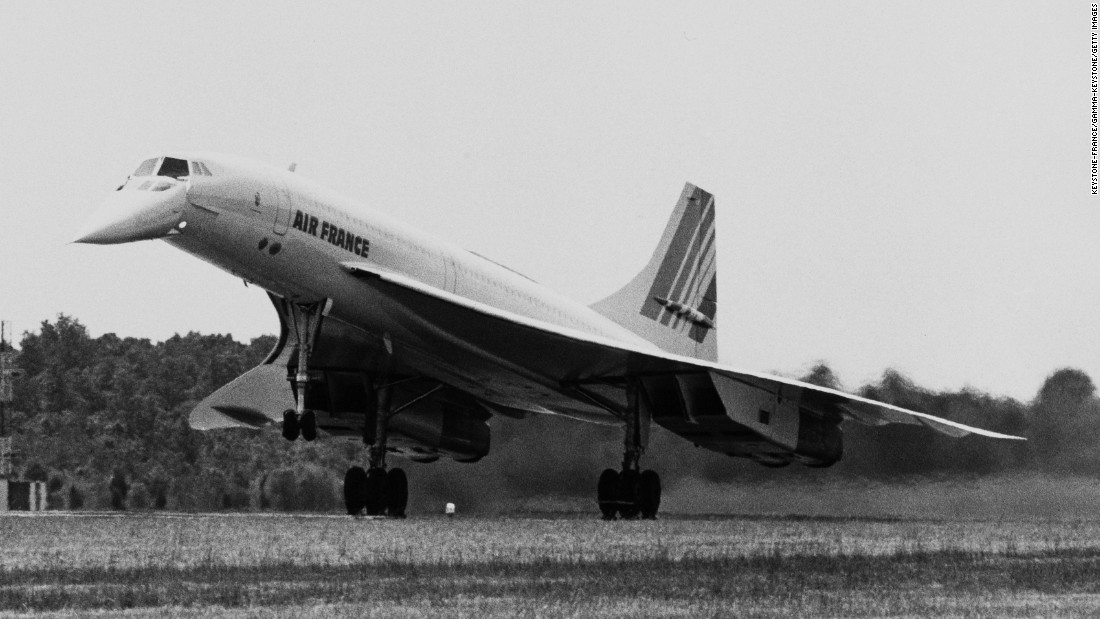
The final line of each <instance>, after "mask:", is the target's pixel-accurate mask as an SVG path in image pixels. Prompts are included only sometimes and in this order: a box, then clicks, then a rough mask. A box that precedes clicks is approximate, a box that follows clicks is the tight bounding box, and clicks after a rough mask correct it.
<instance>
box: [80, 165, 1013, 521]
mask: <svg viewBox="0 0 1100 619" xmlns="http://www.w3.org/2000/svg"><path fill="white" fill-rule="evenodd" d="M715 216H716V208H715V201H714V197H713V196H711V194H709V193H707V192H706V191H703V190H702V189H700V188H698V187H695V186H694V185H691V184H687V185H685V186H684V189H683V191H682V193H681V194H680V199H679V201H678V202H677V203H676V206H675V208H674V209H673V211H672V216H671V218H670V219H669V222H668V225H667V227H666V228H665V231H664V234H663V236H662V237H661V239H660V241H659V243H658V244H657V248H656V249H655V250H654V252H653V256H652V258H651V259H650V261H649V263H648V264H647V265H646V266H645V268H644V269H642V271H641V272H640V273H638V275H637V276H635V277H634V278H633V279H632V280H630V282H628V283H627V284H626V285H625V286H623V287H622V289H620V290H619V291H618V292H615V293H614V294H612V295H611V296H609V297H607V298H606V299H604V300H602V301H600V302H598V303H596V304H594V305H592V306H585V305H583V304H580V303H577V302H575V301H572V300H570V299H568V298H566V297H564V296H562V295H559V294H558V293H556V292H554V291H551V290H549V289H547V288H545V287H543V286H540V285H539V284H537V283H536V282H534V281H532V280H530V279H528V278H527V277H524V276H523V275H520V274H519V273H516V272H515V271H512V270H510V269H508V268H507V267H505V266H502V265H500V264H497V263H496V262H493V261H492V260H489V259H487V258H485V257H483V256H479V255H477V254H475V253H473V252H470V251H467V250H464V249H462V248H460V247H458V246H456V245H454V244H453V243H451V242H449V241H448V240H446V239H443V238H438V237H435V236H431V235H429V234H426V233H424V232H421V231H418V230H415V229H413V228H411V227H409V226H407V225H405V224H402V223H401V222H399V221H397V220H396V219H394V218H393V217H391V216H390V215H388V214H386V213H383V212H381V211H379V210H377V209H373V208H367V207H365V206H363V205H360V204H357V203H356V202H354V201H352V200H350V199H347V198H345V197H342V196H340V195H338V194H337V193H334V192H332V191H330V190H327V189H325V188H323V187H320V186H318V185H317V184H315V183H313V182H310V181H309V180H308V179H306V178H303V177H302V176H301V175H299V174H295V173H294V171H293V166H291V168H290V169H289V170H286V169H281V168H276V167H271V166H267V165H263V164H260V163H256V162H252V161H249V160H245V159H241V158H237V157H231V156H226V155H219V154H209V153H183V152H176V153H171V154H165V155H162V156H157V157H151V158H149V159H146V160H145V161H143V162H142V163H141V164H140V165H139V166H138V167H137V169H136V170H135V171H134V173H133V174H131V175H130V176H129V177H127V178H126V180H125V182H123V183H122V185H120V186H119V187H118V189H117V190H116V191H114V192H113V193H112V194H110V196H109V197H108V198H107V200H106V203H105V204H104V205H103V206H102V207H101V208H100V209H99V210H98V211H97V212H95V213H94V214H93V215H92V217H91V219H90V220H89V221H88V223H87V224H86V229H85V230H84V231H83V232H82V233H81V234H80V235H79V237H78V239H77V242H80V243H94V244H113V243H127V242H131V241H141V240H151V239H161V240H164V241H166V242H168V243H170V244H172V245H174V246H175V247H178V248H179V249H182V250H183V251H185V252H188V253H190V254H193V255H195V256H197V257H199V258H201V259H203V260H206V261H207V262H210V263H212V264H214V265H216V266H218V267H220V268H221V269H223V270H225V271H227V272H229V273H230V274H232V275H234V276H236V277H240V278H242V279H244V280H245V281H246V282H248V283H252V284H255V285H258V286H261V287H263V288H264V289H265V290H266V291H267V292H268V296H269V297H270V299H271V302H272V304H273V305H274V307H275V310H276V312H277V313H278V316H279V322H280V331H279V339H278V344H277V345H276V346H275V348H274V350H272V351H271V354H270V355H269V356H268V357H267V359H266V360H265V361H264V362H263V363H262V364H260V365H259V366H257V367H256V368H253V369H252V370H250V371H248V372H246V373H245V374H244V375H242V376H240V377H239V378H237V379H236V380H234V381H233V382H231V383H229V384H228V385H225V386H224V387H222V388H220V389H219V390H217V391H216V392H214V393H213V394H211V395H210V396H209V397H207V398H206V399H205V400H203V401H202V402H201V403H199V405H198V406H197V407H196V408H195V409H194V411H192V413H191V415H190V424H191V427H193V428H195V429H198V430H214V429H218V428H230V427H245V428H262V427H265V426H269V425H278V426H280V427H281V431H282V434H283V436H284V437H285V438H286V439H287V440H290V441H294V440H299V439H301V440H305V441H312V440H314V439H315V438H317V437H318V436H345V437H352V438H354V439H355V440H362V441H363V442H364V443H365V444H366V445H367V454H368V456H367V468H365V469H364V468H363V467H359V466H356V467H352V468H351V469H349V470H348V471H347V473H346V475H345V478H344V499H345V503H346V506H347V510H348V513H349V514H359V513H361V512H363V511H365V512H366V513H367V514H371V515H389V516H393V517H403V516H404V515H405V510H406V505H407V500H408V478H407V476H406V474H405V472H404V471H403V470H402V469H400V468H390V467H388V466H387V456H389V455H399V456H402V457H405V458H408V459H410V460H413V461H416V462H430V461H433V460H436V459H438V458H440V457H450V458H453V459H455V460H458V461H462V462H475V461H477V460H479V459H480V458H482V457H483V456H485V455H486V454H487V453H489V423H488V421H489V419H490V418H491V417H492V416H493V415H503V416H507V417H516V418H522V417H526V416H529V415H539V414H553V415H563V416H566V417H572V418H575V419H579V420H584V421H591V422H603V423H608V422H610V423H618V424H621V426H622V428H623V459H622V463H621V464H620V465H619V466H618V467H616V468H608V469H607V470H605V471H603V473H602V474H601V475H600V476H599V479H598V484H597V497H596V498H597V502H598V505H599V509H600V511H601V512H602V514H603V516H604V517H605V518H608V519H614V518H635V517H638V516H641V517H645V518H653V517H655V516H656V514H657V511H658V509H659V507H660V501H661V482H660V477H659V475H658V474H657V473H656V472H654V471H652V470H643V467H642V465H641V461H642V455H643V453H644V451H645V449H646V445H647V441H648V437H649V430H650V425H651V424H652V423H657V424H659V425H660V426H662V427H664V428H666V429H668V430H670V431H671V432H673V433H675V434H678V435H679V436H681V437H683V438H685V439H686V440H687V441H688V442H690V443H694V444H695V445H696V446H698V447H704V448H706V449H710V450H714V451H717V452H721V453H724V454H728V455H730V456H734V457H740V458H749V459H751V460H755V461H756V462H759V463H760V464H762V465H765V466H770V467H778V466H785V465H788V464H791V463H792V462H797V463H800V464H802V465H806V466H811V467H825V466H829V465H831V464H833V463H835V462H837V461H838V460H840V458H841V455H842V445H843V433H842V429H841V426H842V423H843V422H845V421H853V422H857V423H863V424H870V425H882V424H888V423H905V424H921V425H925V426H928V427H929V428H932V429H933V430H938V431H940V432H944V433H946V434H949V435H952V436H962V435H965V434H969V433H973V434H979V435H983V436H987V437H993V438H1018V437H1013V436H1008V435H1004V434H1000V433H997V432H991V431H988V430H983V429H980V428H974V427H970V426H966V425H963V424H960V423H956V422H954V421H950V420H947V419H941V418H938V417H934V416H931V415H927V414H924V413H921V412H917V411H911V410H906V409H903V408H899V407H897V406H894V405H891V404H886V403H883V402H876V401H874V400H870V399H867V398H863V397H860V396H857V395H852V394H848V393H843V392H840V391H836V390H834V389H827V388H824V387H818V386H816V385H810V384H807V383H803V382H800V381H797V380H792V379H789V378H784V377H780V376H771V375H768V374H763V373H760V372H754V371H748V370H743V369H738V368H733V367H730V366H728V365H724V364H720V363H718V362H717V347H716V335H715V334H716V331H717V328H718V326H717V321H716V319H715V314H716V308H717V298H716V293H715V291H716V285H715V282H716V277H717V267H716V263H715V244H716V237H715ZM533 440H537V439H533ZM609 464H610V463H609Z"/></svg>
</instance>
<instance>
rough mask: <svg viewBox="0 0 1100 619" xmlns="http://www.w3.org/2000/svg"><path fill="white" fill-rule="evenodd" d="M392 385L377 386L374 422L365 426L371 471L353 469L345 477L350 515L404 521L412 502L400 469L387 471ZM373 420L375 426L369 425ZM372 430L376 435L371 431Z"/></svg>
mask: <svg viewBox="0 0 1100 619" xmlns="http://www.w3.org/2000/svg"><path fill="white" fill-rule="evenodd" d="M391 391H392V389H391V386H390V385H389V384H381V385H378V386H377V387H376V388H375V390H374V393H375V407H374V415H373V419H371V418H370V416H368V418H367V422H366V424H364V427H363V442H364V443H367V445H368V451H369V454H370V456H369V461H370V468H369V469H368V470H365V471H364V470H363V467H360V466H353V467H351V468H350V469H348V472H347V474H345V475H344V505H345V506H346V507H347V509H348V514H349V515H352V516H357V515H359V513H360V512H364V511H365V512H366V514H367V515H368V516H389V517H390V518H404V517H405V508H406V506H407V505H408V503H409V479H408V477H407V476H406V475H405V471H403V470H401V469H399V468H393V469H389V470H386V434H387V430H388V426H389V418H390V416H391V415H392V413H391V411H390V393H391ZM372 421H373V423H374V427H373V428H371V427H370V424H371V422H372ZM372 429H373V432H371V430H372Z"/></svg>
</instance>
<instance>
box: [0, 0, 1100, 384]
mask: <svg viewBox="0 0 1100 619" xmlns="http://www.w3.org/2000/svg"><path fill="white" fill-rule="evenodd" d="M1089 33H1090V16H1089V4H1088V3H1084V2H1062V3H1037V2H1002V1H998V2H967V3H959V2H919V3H918V2H909V3H883V2H870V1H868V2H830V3H813V4H812V5H808V4H807V5H803V4H797V5H796V4H785V5H775V4H773V3H765V2H760V3H753V4H747V3H732V2H713V3H684V2H675V3H673V2H669V3H664V4H657V3H638V2H622V3H614V2H604V3H591V2H583V3H579V2H573V3H570V2H553V3H539V4H523V3H515V2H487V3H411V2H386V3H362V2H353V3H348V4H345V5H336V4H333V5H329V4H327V3H320V4H317V5H315V3H308V4H307V3H300V2H295V3H270V2H265V3H256V4H253V5H250V6H249V5H244V4H240V3H223V2H212V3H207V2H197V1H193V2H184V3H171V4H166V3H149V2H143V3H136V2H135V3H126V4H120V3H110V2H95V3H75V2H64V3H60V2H54V3H50V2H5V3H3V4H2V5H0V192H2V196H3V199H4V206H3V207H2V210H0V212H2V213H3V220H2V222H0V261H2V267H0V268H2V274H3V278H2V280H0V281H2V287H0V317H3V318H5V319H7V320H10V321H12V322H13V323H14V326H15V329H16V330H17V331H20V332H21V331H24V330H33V329H36V328H37V327H38V324H39V323H40V322H41V321H42V320H45V319H53V318H54V317H55V316H56V314H57V313H59V312H64V313H66V314H70V315H72V316H75V317H76V318H78V319H79V320H80V321H81V322H83V323H84V324H85V325H86V326H87V327H88V329H89V330H90V331H91V333H92V334H93V335H100V334H103V333H106V332H115V333H118V334H119V335H120V336H137V337H148V338H152V339H154V340H160V339H163V338H166V337H169V336H171V335H172V334H173V333H176V332H181V333H186V332H188V331H199V332H203V333H232V334H233V335H234V336H236V337H238V338H241V339H246V340H247V339H248V338H251V337H254V336H257V335H261V334H265V333H274V332H275V330H276V328H277V319H276V316H275V313H274V311H273V310H272V308H271V307H270V306H269V304H268V301H267V300H266V298H265V297H264V295H263V293H262V292H261V291H259V290H258V289H256V288H245V287H244V285H243V284H242V283H241V281H239V280H236V279H234V278H233V277H232V276H230V275H228V274H225V273H223V272H221V271H218V270H217V269H215V268H214V267H211V266H209V265H206V264H204V263H202V262H200V261H198V260H196V259H194V258H192V257H190V256H188V255H186V254H184V253H182V252H180V251H178V250H175V249H173V248H172V247H170V246H168V245H167V244H165V243H162V242H160V241H149V242H143V243H137V244H131V245H122V246H107V247H100V246H88V245H74V244H69V241H71V240H72V239H73V238H74V236H75V235H76V233H77V232H78V230H79V229H80V227H81V224H82V223H83V220H84V218H85V216H86V215H87V214H89V213H90V212H91V211H92V210H93V209H94V208H95V207H96V206H97V205H98V204H99V202H100V201H101V200H102V199H103V198H104V197H105V196H106V194H108V193H109V192H110V191H111V190H113V189H114V188H115V187H116V186H117V185H118V184H119V183H120V182H121V181H122V180H123V179H124V178H125V177H126V175H127V174H128V173H130V172H131V171H133V169H134V168H135V167H136V166H137V164H138V163H139V162H140V161H141V160H142V159H143V158H145V157H147V156H152V155H156V154H158V153H160V152H161V151H163V150H164V149H171V148H177V149H182V148H185V149H195V150H213V151H220V152H228V153H234V154H239V155H244V156H249V157H253V158H256V159H260V160H263V161H267V162H270V163H275V164H279V165H287V164H289V163H291V162H292V161H293V162H297V163H298V173H300V174H302V175H308V176H310V177H312V178H314V179H316V180H319V181H321V182H323V183H325V184H328V185H331V186H333V187H335V188H337V189H338V190H340V191H342V192H343V193H345V194H347V195H349V196H351V197H354V198H357V199H359V200H361V201H362V202H363V203H364V204H368V205H371V206H373V207H375V208H378V209H380V210H384V211H387V212H389V213H392V214H394V215H396V216H398V217H400V218H403V219H405V220H407V221H408V222H410V223H412V224H414V225H417V226H419V227H422V228H424V229H426V230H428V231H431V232H433V233H436V234H439V235H444V236H447V237H449V238H451V239H452V240H454V241H456V242H457V243H459V244H460V245H463V246H465V247H467V248H469V249H472V250H474V251H477V252H478V253H481V254H484V255H486V256H489V257H492V258H494V259H496V260H498V261H500V262H503V263H505V264H508V265H509V266H512V267H514V268H515V269H517V270H519V271H521V272H523V273H526V274H527V275H529V276H531V277H533V278H534V279H536V280H538V281H540V282H542V283H544V284H545V285H547V286H550V287H552V288H555V289H557V290H559V291H561V292H563V293H565V294H567V295H570V296H572V297H574V298H576V299H578V300H581V301H584V302H586V303H591V302H594V301H596V300H598V299H600V298H602V297H603V296H605V295H606V294H609V293H610V292H612V291H614V290H615V289H617V288H618V287H619V286H620V285H621V284H622V283H624V282H626V281H627V280H628V279H629V278H630V277H632V276H633V275H634V273H635V272H636V271H637V270H639V269H640V268H641V267H642V265H643V264H644V263H645V261H646V260H647V259H648V256H649V254H650V252H651V251H652V249H653V247H654V245H655V244H656V242H657V239H658V237H659V236H660V232H661V230H662V229H663V227H664V225H665V221H666V219H667V217H668V214H669V211H670V209H671V208H672V206H673V204H674V202H675V200H676V198H677V197H678V196H679V193H680V189H681V187H682V186H683V183H684V182H685V181H686V180H690V181H692V182H694V183H696V184H698V185H699V186H701V187H703V188H705V189H707V190H708V191H711V192H712V193H714V194H715V195H716V197H717V201H718V213H717V226H718V261H719V266H720V268H719V314H718V323H719V329H720V331H719V332H720V340H719V342H720V355H721V358H722V360H723V361H724V362H727V363H730V364H734V365H737V366H740V367H745V368H750V369H760V370H772V371H781V372H785V373H788V374H798V373H800V372H802V371H804V370H806V369H808V368H809V367H810V366H811V365H812V364H813V363H814V362H815V361H818V360H824V361H827V362H828V363H829V364H830V365H831V366H832V367H833V368H834V369H835V370H836V371H837V372H838V374H839V375H840V378H841V380H842V381H843V382H844V384H845V386H846V387H848V388H850V389H854V388H856V387H858V386H859V385H861V384H863V383H866V382H869V381H872V380H875V379H877V378H878V377H879V376H880V375H881V373H882V371H883V370H884V369H886V368H888V367H893V368H897V369H898V370H900V371H902V372H903V373H905V374H907V375H909V376H910V377H911V378H913V379H914V380H915V381H916V382H917V383H919V384H922V385H926V386H929V387H933V388H937V389H940V388H952V389H954V388H959V387H962V386H964V385H970V386H973V387H975V388H978V389H981V390H984V391H989V392H992V393H994V394H1003V395H1011V396H1014V397H1018V398H1023V399H1030V398H1031V397H1033V396H1034V394H1035V392H1036V390H1037V389H1038V387H1039V386H1040V384H1041V383H1042V381H1043V379H1044V378H1045V377H1046V376H1047V375H1048V374H1050V373H1051V372H1052V371H1053V370H1055V369H1056V368H1059V367H1064V366H1073V367H1079V368H1082V369H1084V370H1086V371H1087V372H1089V373H1090V375H1092V376H1093V377H1094V379H1096V380H1100V337H1098V335H1100V329H1098V326H1097V325H1098V318H1100V316H1098V313H1097V308H1098V307H1100V278H1098V277H1097V274H1096V269H1097V267H1098V265H1100V244H1098V242H1097V232H1098V231H1100V199H1098V198H1097V196H1092V195H1090V170H1089V163H1090V154H1089V140H1090V131H1089V130H1090V124H1089V122H1090V118H1089V114H1090V94H1091V93H1090V82H1089V72H1090V49H1089Z"/></svg>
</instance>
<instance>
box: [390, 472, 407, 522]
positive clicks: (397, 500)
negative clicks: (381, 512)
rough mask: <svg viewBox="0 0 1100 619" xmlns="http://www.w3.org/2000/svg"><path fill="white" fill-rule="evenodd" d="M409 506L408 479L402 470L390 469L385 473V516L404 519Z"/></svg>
mask: <svg viewBox="0 0 1100 619" xmlns="http://www.w3.org/2000/svg"><path fill="white" fill-rule="evenodd" d="M408 504H409V478H408V476H407V475H405V471H404V470H402V469H390V470H389V472H387V473H386V515H388V516H389V517H390V518H404V517H405V508H406V507H407V506H408Z"/></svg>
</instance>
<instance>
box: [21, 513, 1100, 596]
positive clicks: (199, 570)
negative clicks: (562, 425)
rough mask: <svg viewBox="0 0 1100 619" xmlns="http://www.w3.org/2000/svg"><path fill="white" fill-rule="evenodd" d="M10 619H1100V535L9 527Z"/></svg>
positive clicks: (55, 519) (720, 524)
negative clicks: (104, 617)
mask: <svg viewBox="0 0 1100 619" xmlns="http://www.w3.org/2000/svg"><path fill="white" fill-rule="evenodd" d="M0 544H2V549H3V553H2V554H0V612H4V613H19V612H21V611H28V612H29V611H35V612H37V613H41V612H43V611H48V612H51V613H55V614H56V615H57V616H88V615H93V614H94V613H97V612H106V613H111V614H124V615H126V616H131V615H132V616H138V617H144V616H168V617H172V616H175V617H193V616H204V617H205V616H210V615H211V614H216V615H219V616H226V617H252V616H265V617H266V616H316V617H322V616H323V617H329V616H349V617H350V616H363V615H364V614H378V615H379V616H381V615H385V616H394V617H420V616H434V615H441V614H442V615H478V616H517V615H518V616H577V617H582V616H583V617H614V616H673V617H675V616H685V617H686V616H692V617H695V616H725V615H730V614H736V615H739V616H760V617H773V616H775V617H778V616H785V617H786V616H792V615H798V616H885V615H893V616H932V615H935V616H989V615H998V616H1036V615H1044V616H1050V615H1059V614H1092V613H1096V612H1098V611H1100V583H1097V582H1096V579H1095V576H1094V575H1095V574H1097V573H1100V572H1098V570H1100V523H1094V522H1091V521H1039V520H1031V521H997V522H990V521H965V522H946V521H928V520H921V521H909V520H858V519H814V518H712V519H711V518H691V519H687V518H680V519H678V518H666V519H664V520H659V521H656V522H611V523H608V522H602V521H599V520H595V519H593V518H592V517H590V516H587V515H585V516H578V517H569V516H555V517H547V518H538V517H523V518H519V517H513V518H470V519H465V518H459V519H455V520H447V519H443V518H427V519H410V520H405V521H389V520H364V521H356V520H352V519H349V518H344V517H328V516H272V515H254V514H249V515H230V516H225V515H168V514H161V515H153V514H138V515H122V516H117V515H101V516H73V517H68V516H65V515H54V514H50V515H44V516H35V517H30V516H22V517H19V516H5V517H0Z"/></svg>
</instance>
